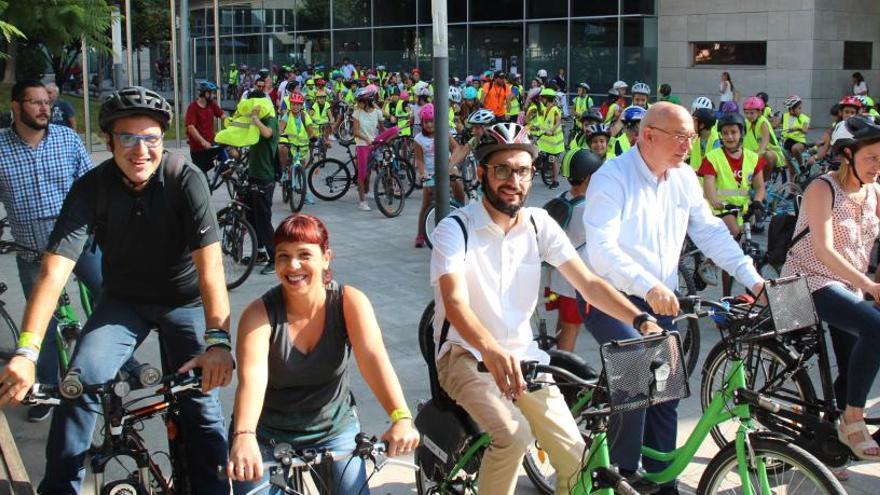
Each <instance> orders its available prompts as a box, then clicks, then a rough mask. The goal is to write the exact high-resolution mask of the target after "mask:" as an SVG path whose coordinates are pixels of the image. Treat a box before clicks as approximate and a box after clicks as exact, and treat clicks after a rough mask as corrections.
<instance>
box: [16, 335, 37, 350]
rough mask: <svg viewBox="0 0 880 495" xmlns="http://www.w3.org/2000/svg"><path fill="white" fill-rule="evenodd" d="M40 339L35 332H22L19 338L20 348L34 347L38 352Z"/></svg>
mask: <svg viewBox="0 0 880 495" xmlns="http://www.w3.org/2000/svg"><path fill="white" fill-rule="evenodd" d="M40 341H41V339H40V337H38V336H37V334H35V333H34V332H21V335H19V337H18V344H17V345H18V347H32V348H34V349H36V350H37V351H39V350H40V343H41V342H40Z"/></svg>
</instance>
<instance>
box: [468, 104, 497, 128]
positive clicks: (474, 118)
mask: <svg viewBox="0 0 880 495" xmlns="http://www.w3.org/2000/svg"><path fill="white" fill-rule="evenodd" d="M467 123H468V124H471V125H492V124H494V123H495V114H494V113H492V111H491V110H487V109H485V108H481V109H479V110H476V111H474V112H473V113H471V114H470V115H468V118H467Z"/></svg>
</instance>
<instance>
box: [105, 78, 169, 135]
mask: <svg viewBox="0 0 880 495" xmlns="http://www.w3.org/2000/svg"><path fill="white" fill-rule="evenodd" d="M132 115H146V116H147V117H152V118H154V119H156V120H157V121H158V122H159V126H160V127H161V128H162V131H163V132H164V131H165V130H167V129H168V124H169V122H171V117H173V116H174V111H173V110H172V108H171V105H170V104H169V103H168V101H167V100H165V98H163V97H162V95H160V94H159V93H156V92H155V91H153V90H151V89H147V88H145V87H143V86H128V87H126V88H122V89H120V90H119V91H114V92H113V93H111V94H110V96H109V97H107V99H106V100H104V103H103V104H102V105H101V110H100V112H99V113H98V125H99V126H100V127H101V130H102V131H104V132H106V133H108V134H109V133H110V132H112V128H113V123H114V122H116V121H117V120H118V119H121V118H123V117H130V116H132Z"/></svg>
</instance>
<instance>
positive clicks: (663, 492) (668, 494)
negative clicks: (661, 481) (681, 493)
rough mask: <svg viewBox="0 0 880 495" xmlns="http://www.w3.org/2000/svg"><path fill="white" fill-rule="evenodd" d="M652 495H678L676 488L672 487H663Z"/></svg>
mask: <svg viewBox="0 0 880 495" xmlns="http://www.w3.org/2000/svg"><path fill="white" fill-rule="evenodd" d="M654 495H678V488H676V487H674V486H664V487H661V488H660V489H659V490H657V491H656V492H654Z"/></svg>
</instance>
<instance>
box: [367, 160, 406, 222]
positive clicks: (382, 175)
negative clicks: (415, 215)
mask: <svg viewBox="0 0 880 495" xmlns="http://www.w3.org/2000/svg"><path fill="white" fill-rule="evenodd" d="M373 197H374V198H375V199H376V207H378V208H379V211H381V212H382V214H383V215H385V216H386V217H388V218H394V217H396V216H398V215H400V213H401V212H402V211H403V205H404V202H405V201H406V196H404V195H403V185H402V184H401V183H400V179H399V178H398V177H397V175H395V174H394V173H393V172H392V171H391V169H390V168H387V167H386V168H385V169H384V170H379V171H378V172H377V173H376V178H375V179H373Z"/></svg>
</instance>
